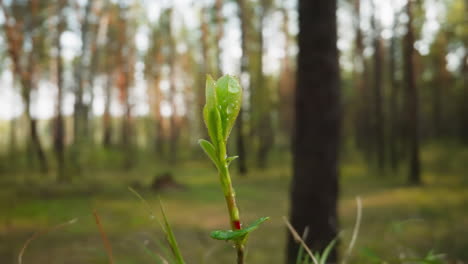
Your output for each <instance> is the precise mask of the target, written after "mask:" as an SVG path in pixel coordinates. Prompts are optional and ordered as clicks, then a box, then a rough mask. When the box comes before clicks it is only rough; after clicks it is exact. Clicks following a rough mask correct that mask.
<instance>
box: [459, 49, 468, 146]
mask: <svg viewBox="0 0 468 264" xmlns="http://www.w3.org/2000/svg"><path fill="white" fill-rule="evenodd" d="M462 63H463V64H462V69H461V73H462V76H463V77H462V78H463V80H462V82H463V87H462V89H463V91H462V98H463V99H462V100H461V124H460V135H461V140H462V142H463V143H464V144H465V145H468V103H467V102H468V51H465V56H464V57H463V62H462Z"/></svg>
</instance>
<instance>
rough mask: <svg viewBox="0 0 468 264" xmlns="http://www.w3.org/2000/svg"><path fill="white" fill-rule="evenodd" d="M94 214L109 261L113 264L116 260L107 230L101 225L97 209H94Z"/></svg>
mask: <svg viewBox="0 0 468 264" xmlns="http://www.w3.org/2000/svg"><path fill="white" fill-rule="evenodd" d="M93 215H94V219H95V220H96V225H97V226H98V229H99V233H100V234H101V238H102V242H103V244H104V247H105V248H106V252H107V256H108V258H109V263H110V264H113V263H114V260H113V257H112V247H111V244H110V243H109V239H108V238H107V235H106V232H105V231H104V228H103V227H102V225H101V220H100V218H99V215H98V213H97V212H96V210H93Z"/></svg>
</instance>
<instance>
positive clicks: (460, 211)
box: [0, 146, 468, 264]
mask: <svg viewBox="0 0 468 264" xmlns="http://www.w3.org/2000/svg"><path fill="white" fill-rule="evenodd" d="M467 153H468V152H467V151H466V150H455V149H449V150H445V149H441V148H440V147H437V146H429V147H427V148H425V150H424V152H423V159H424V167H425V170H424V175H423V178H424V182H425V185H424V186H423V187H408V186H406V185H405V184H404V178H403V174H404V171H403V170H402V172H401V173H399V174H398V175H392V174H391V173H387V174H386V175H385V176H375V175H373V174H374V173H372V172H369V171H367V170H366V169H365V166H364V163H363V162H362V161H359V160H358V159H353V160H348V159H347V160H346V162H345V163H344V164H343V166H342V169H341V177H342V181H341V192H342V196H341V200H340V207H339V210H340V216H341V220H340V224H341V228H342V230H343V234H344V235H343V240H342V242H341V244H340V246H341V248H343V249H344V248H345V247H346V246H347V242H348V241H349V238H350V236H351V233H352V227H353V225H354V219H355V210H356V209H355V208H356V205H355V200H354V198H355V196H357V195H359V196H361V197H362V200H363V219H362V223H361V231H360V234H359V237H358V240H357V244H356V246H355V250H354V256H353V257H352V259H351V263H369V260H368V259H365V258H364V257H363V253H362V252H363V251H365V249H370V250H372V251H373V252H375V254H377V255H379V256H381V257H383V258H385V259H391V258H392V257H395V256H399V255H400V254H402V253H404V254H406V255H408V256H411V255H417V256H424V255H425V254H426V253H427V252H429V251H430V250H435V252H442V253H446V254H447V255H448V257H449V258H451V259H459V260H464V261H466V260H468V251H467V248H468V229H467V227H468V210H467V204H468V188H467V187H468V180H467V177H466V173H465V172H464V171H463V170H464V168H466V165H465V162H466V160H468V155H467ZM444 159H445V160H446V161H445V162H444ZM274 164H275V167H272V168H270V169H269V170H266V171H252V172H251V174H250V175H248V176H247V177H239V176H238V175H235V174H234V175H233V181H234V185H235V188H236V191H237V197H238V202H239V206H240V209H241V216H242V220H243V222H245V223H250V222H252V221H254V220H255V219H258V218H259V217H261V216H270V221H268V222H266V223H265V224H264V225H263V226H262V228H259V229H258V230H256V231H255V236H251V238H250V241H249V245H248V253H247V262H248V263H283V260H284V253H285V252H284V248H285V239H286V227H285V226H284V223H283V222H282V219H281V217H282V216H285V215H287V214H288V188H289V179H290V169H289V168H288V167H287V166H285V164H284V163H281V162H275V163H274ZM167 169H168V167H167V166H166V165H161V166H159V165H158V164H156V165H155V164H152V165H149V164H141V166H139V167H137V168H136V169H135V170H132V171H130V172H127V173H126V172H123V171H120V170H118V169H115V170H113V171H109V170H104V169H102V170H96V171H97V172H96V173H87V174H86V177H85V179H83V180H82V181H77V182H76V184H75V185H73V186H66V185H56V184H52V183H48V184H42V185H38V184H30V185H26V186H24V185H21V186H19V185H15V184H14V183H11V182H10V183H5V184H2V190H1V191H0V263H5V264H9V263H16V258H17V256H18V253H19V251H20V249H21V247H22V246H23V244H24V242H25V241H26V240H27V239H28V238H29V237H30V236H31V235H32V234H33V233H34V232H36V231H39V230H45V229H46V228H50V227H52V226H55V225H58V224H60V223H62V222H65V221H68V220H70V219H73V218H77V219H78V221H77V222H76V223H75V224H73V225H70V226H66V227H63V228H61V229H58V230H54V231H51V232H50V233H48V234H45V235H43V236H41V237H39V238H37V239H36V240H34V241H32V242H31V244H30V245H29V247H28V249H27V250H26V252H25V255H24V258H23V259H24V262H23V263H25V264H26V263H28V264H29V263H34V264H43V263H44V264H63V263H67V264H68V263H70V264H73V263H91V264H92V263H106V260H107V257H106V251H105V249H104V246H103V244H102V241H101V238H100V236H99V231H98V228H97V226H96V224H95V221H94V218H93V215H92V210H93V209H96V210H97V212H98V213H99V216H100V218H101V223H102V225H103V227H104V229H105V230H106V232H107V235H108V236H109V239H110V241H111V243H112V246H113V249H114V259H115V260H116V263H118V264H125V263H128V264H130V263H138V264H144V263H156V262H155V261H154V259H153V258H152V257H151V256H150V255H149V254H148V253H147V252H146V251H145V247H146V248H148V249H150V250H152V251H153V252H156V253H158V252H159V250H161V249H160V248H159V247H158V243H157V240H161V241H163V240H164V234H163V232H162V230H161V229H160V227H159V226H158V224H157V223H156V221H155V220H154V219H152V218H151V217H150V215H149V214H148V211H147V210H146V209H145V207H144V206H143V205H142V204H141V202H140V201H139V200H138V199H136V198H135V196H134V195H133V194H132V193H131V192H129V191H128V189H127V185H126V184H125V183H127V184H128V183H130V182H132V181H134V180H135V179H138V180H140V181H141V182H143V183H148V182H149V181H150V180H151V178H152V177H153V176H154V174H156V173H157V172H158V171H165V170H167ZM172 172H173V174H174V175H175V177H176V179H177V180H178V181H180V182H182V183H184V184H186V185H187V190H186V191H166V192H164V193H162V194H161V199H162V200H163V202H164V205H165V208H166V213H167V215H168V218H169V219H170V220H171V224H172V226H173V228H174V232H175V235H176V237H177V240H178V242H179V245H180V247H181V250H182V254H183V255H184V258H185V259H186V261H187V262H188V263H233V262H234V259H235V256H234V253H233V250H232V248H230V247H231V245H230V244H229V243H220V242H219V241H215V240H212V239H211V238H210V237H209V233H210V231H211V230H217V229H228V228H229V220H228V217H227V213H226V208H225V203H224V198H223V194H222V191H221V190H220V188H219V186H218V185H219V183H218V177H217V175H216V172H215V170H214V169H213V168H212V167H210V165H209V163H208V162H195V161H192V162H185V163H184V164H183V165H181V166H180V167H177V168H175V169H173V170H172ZM7 176H8V175H7ZM90 182H91V184H89V183H90ZM140 193H141V194H142V195H143V196H144V197H145V199H147V200H148V202H149V203H150V204H151V205H153V206H154V207H155V210H154V211H155V212H159V209H158V201H157V197H158V196H157V194H155V193H153V192H151V191H140ZM311 210H313V208H311ZM390 263H391V262H390Z"/></svg>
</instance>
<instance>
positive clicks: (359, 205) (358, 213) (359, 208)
mask: <svg viewBox="0 0 468 264" xmlns="http://www.w3.org/2000/svg"><path fill="white" fill-rule="evenodd" d="M361 219H362V201H361V197H359V196H358V197H356V222H355V224H354V229H353V235H352V237H351V241H350V242H349V246H348V249H347V250H346V253H345V255H344V257H343V261H342V263H343V264H346V262H347V261H348V258H349V257H350V256H351V252H352V251H353V248H354V245H355V243H356V240H357V236H358V234H359V228H360V226H361Z"/></svg>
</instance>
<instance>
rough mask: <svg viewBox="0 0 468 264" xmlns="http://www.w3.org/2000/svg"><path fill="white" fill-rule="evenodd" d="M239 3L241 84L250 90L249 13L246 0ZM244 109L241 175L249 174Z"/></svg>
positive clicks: (239, 136)
mask: <svg viewBox="0 0 468 264" xmlns="http://www.w3.org/2000/svg"><path fill="white" fill-rule="evenodd" d="M237 5H238V8H239V19H240V21H241V46H242V47H241V50H242V56H241V63H240V64H241V65H240V72H241V85H242V86H243V88H244V90H248V87H245V86H246V85H247V83H248V82H244V81H243V80H244V78H246V75H248V52H247V14H246V8H247V7H246V3H245V0H237ZM243 114H244V111H243V110H242V108H241V110H240V112H239V117H238V121H237V138H236V145H237V155H238V156H239V160H238V164H239V167H238V169H239V173H240V174H241V175H245V174H247V152H246V150H245V131H244V117H243Z"/></svg>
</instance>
